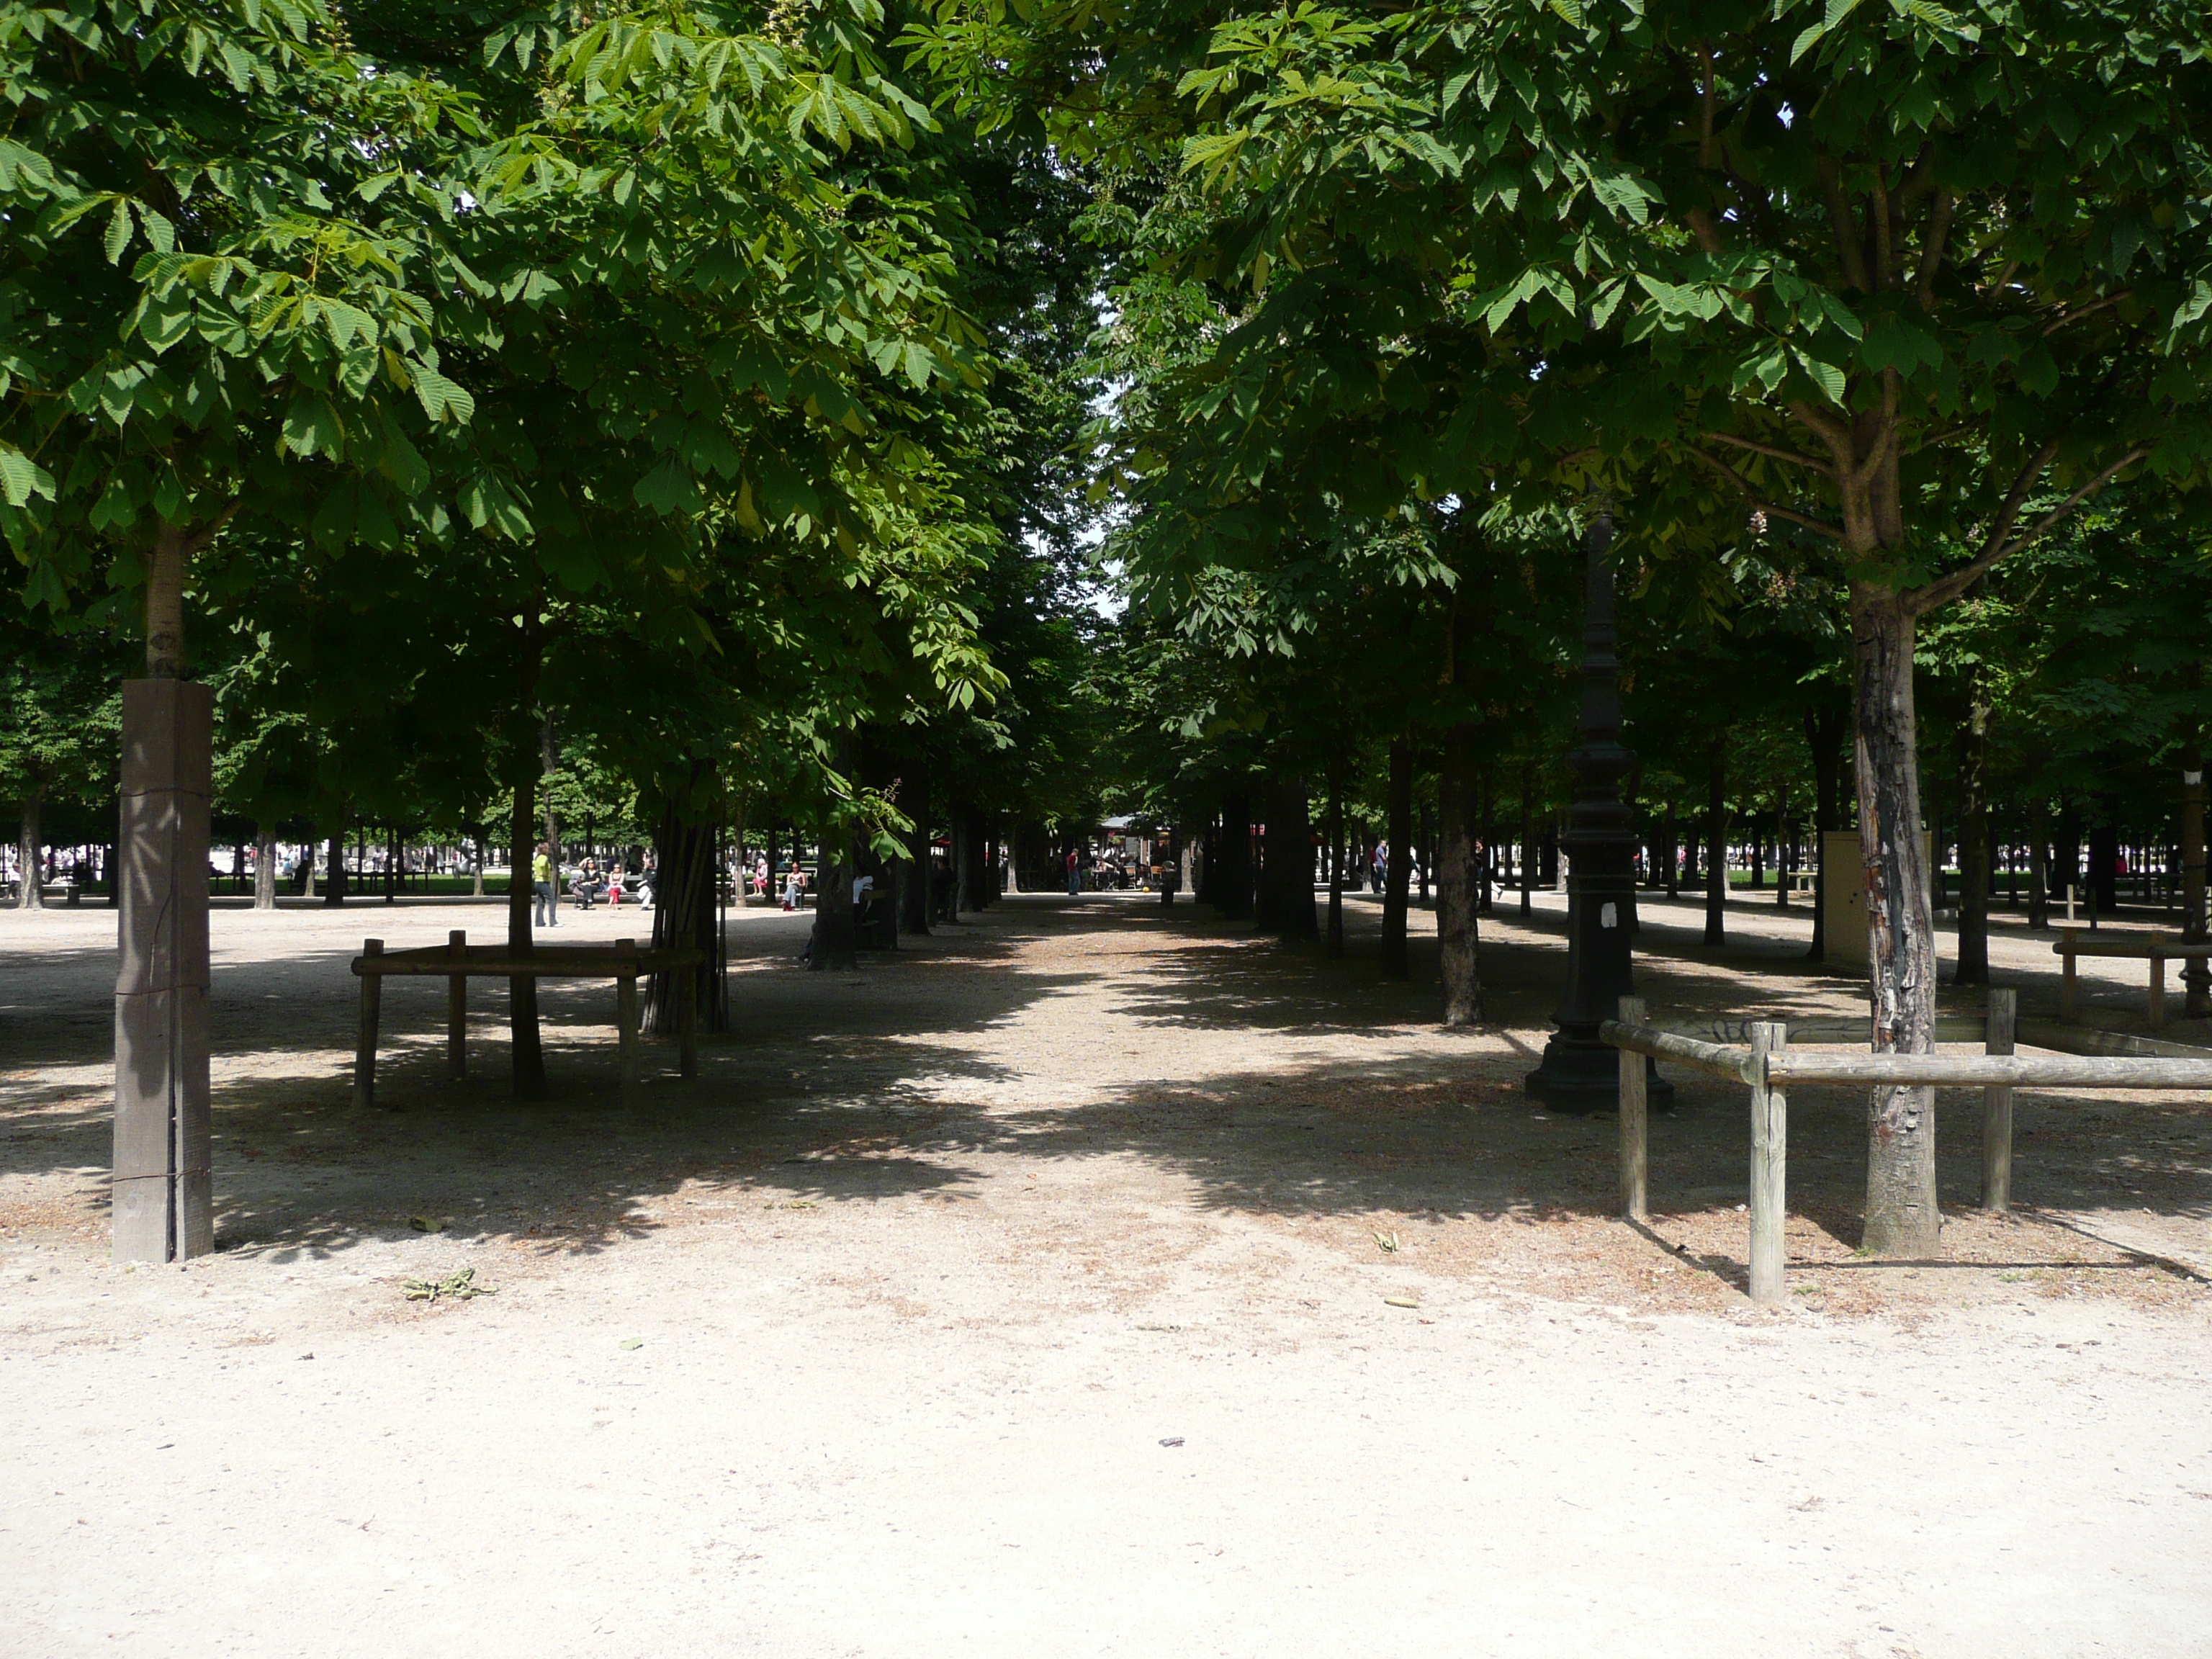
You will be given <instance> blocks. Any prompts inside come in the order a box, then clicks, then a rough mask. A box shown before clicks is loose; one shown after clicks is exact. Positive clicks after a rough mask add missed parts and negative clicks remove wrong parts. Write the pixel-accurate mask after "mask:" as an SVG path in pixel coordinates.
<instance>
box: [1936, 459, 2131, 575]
mask: <svg viewBox="0 0 2212 1659" xmlns="http://www.w3.org/2000/svg"><path fill="white" fill-rule="evenodd" d="M2149 453H2150V449H2149V447H2148V446H2147V445H2138V446H2137V447H2135V448H2133V449H2131V450H2130V451H2129V452H2128V453H2126V454H2124V455H2123V456H2121V457H2120V459H2118V460H2117V461H2114V462H2113V463H2112V465H2110V466H2108V467H2106V469H2105V470H2104V471H2101V472H2100V473H2099V474H2097V476H2096V477H2093V478H2092V479H2090V480H2089V482H2088V483H2085V484H2083V485H2082V486H2081V488H2080V489H2077V490H2075V492H2074V493H2073V494H2072V495H2069V496H2068V497H2067V498H2066V499H2065V500H2064V501H2061V502H2059V503H2058V505H2057V506H2056V507H2052V508H2051V511H2050V512H2048V513H2045V514H2044V515H2043V516H2042V517H2041V518H2040V519H2038V520H2036V521H2035V523H2034V524H2033V526H2030V527H2029V528H2028V530H2027V532H2026V533H2025V534H2023V535H2020V536H2015V538H2013V539H2012V540H2010V541H2008V542H2007V543H2005V544H2003V545H2002V546H2001V547H1992V548H1988V549H1986V550H1984V552H1983V553H1982V554H1981V555H1980V556H1978V557H1977V558H1975V559H1974V560H1973V561H1972V562H1970V563H1967V564H1964V565H1961V566H1960V568H1958V569H1956V570H1954V571H1953V572H1951V574H1949V575H1948V576H1941V577H1938V578H1937V579H1936V580H1934V581H1932V582H1930V583H1929V584H1928V586H1925V587H1921V588H1916V589H1914V590H1913V591H1912V592H1910V593H1907V594H1906V595H1905V608H1906V609H1907V610H1909V611H1911V613H1912V614H1913V615H1914V616H1916V617H1918V616H1923V615H1925V614H1926V613H1927V612H1929V611H1933V610H1935V609H1936V607H1937V606H1938V605H1948V604H1949V603H1950V602H1951V601H1952V600H1953V599H1957V598H1958V597H1959V595H1960V594H1961V593H1963V592H1966V589H1967V588H1968V587H1970V586H1972V585H1973V583H1974V581H1975V580H1976V579H1977V578H1978V577H1979V576H1981V575H1982V574H1984V572H1986V571H1988V570H1989V569H1990V567H1992V566H1993V565H1995V564H1996V562H1998V561H1999V560H2001V559H2008V558H2010V557H2011V556H2013V555H2014V554H2015V553H2017V552H2019V551H2020V550H2021V549H2022V548H2023V547H2026V546H2027V545H2028V544H2030V543H2031V542H2033V541H2035V540H2036V539H2037V538H2039V537H2040V536H2042V535H2043V534H2044V533H2045V532H2047V531H2048V530H2050V529H2051V526H2053V525H2055V524H2057V523H2058V521H2059V520H2062V519H2063V518H2065V517H2066V516H2067V515H2068V514H2069V513H2071V512H2073V510H2074V509H2075V507H2079V506H2080V505H2081V503H2082V502H2083V501H2087V499H2088V498H2089V497H2090V496H2092V495H2095V494H2096V493H2097V491H2099V490H2100V489H2103V488H2104V487H2105V486H2106V484H2108V483H2111V482H2112V479H2113V477H2115V476H2116V475H2118V473H2120V472H2122V471H2124V470H2126V469H2127V468H2129V467H2130V466H2133V465H2135V464H2136V462H2137V461H2139V460H2141V459H2143V457H2144V456H2146V455H2148V454H2149Z"/></svg>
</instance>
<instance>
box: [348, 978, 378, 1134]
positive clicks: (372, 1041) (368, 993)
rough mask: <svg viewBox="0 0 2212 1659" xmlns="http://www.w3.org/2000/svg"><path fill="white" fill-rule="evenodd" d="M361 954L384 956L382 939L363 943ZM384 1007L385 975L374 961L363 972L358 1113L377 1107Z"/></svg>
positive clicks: (356, 1060)
mask: <svg viewBox="0 0 2212 1659" xmlns="http://www.w3.org/2000/svg"><path fill="white" fill-rule="evenodd" d="M361 953H362V956H363V957H380V956H382V955H383V954H384V941H383V940H382V939H364V940H362V946H361ZM383 1006H384V975H381V974H380V973H378V972H377V971H376V969H375V967H374V963H373V962H363V963H362V969H361V1035H360V1036H359V1037H358V1038H357V1039H356V1042H355V1043H354V1050H353V1103H354V1109H355V1110H356V1111H362V1112H365V1111H367V1110H368V1109H369V1108H370V1107H372V1106H374V1105H375V1104H376V1018H377V1015H378V1014H379V1013H380V1012H381V1011H382V1009H383Z"/></svg>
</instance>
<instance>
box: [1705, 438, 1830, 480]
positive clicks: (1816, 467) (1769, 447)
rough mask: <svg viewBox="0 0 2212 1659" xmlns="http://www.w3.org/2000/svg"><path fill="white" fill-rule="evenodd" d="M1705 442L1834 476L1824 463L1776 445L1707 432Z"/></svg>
mask: <svg viewBox="0 0 2212 1659" xmlns="http://www.w3.org/2000/svg"><path fill="white" fill-rule="evenodd" d="M1705 441H1706V442H1707V443H1712V444H1727V445H1729V447H1732V448H1735V449H1748V450H1750V451H1751V452H1752V453H1753V454H1755V455H1770V456H1771V457H1773V458H1774V459H1776V460H1778V461H1788V462H1790V464H1791V465H1796V466H1809V467H1810V468H1812V469H1813V471H1815V472H1818V473H1820V474H1821V475H1822V476H1824V477H1830V478H1832V477H1835V476H1836V469H1835V468H1834V467H1833V466H1832V465H1830V464H1829V463H1828V462H1826V461H1816V460H1814V459H1813V458H1812V457H1811V456H1810V455H1800V454H1799V453H1797V452H1796V450H1794V449H1784V448H1782V447H1780V446H1779V445H1777V444H1763V443H1759V442H1757V441H1754V440H1753V439H1750V438H1738V437H1733V436H1731V435H1729V434H1728V433H1725V432H1708V433H1706V434H1705Z"/></svg>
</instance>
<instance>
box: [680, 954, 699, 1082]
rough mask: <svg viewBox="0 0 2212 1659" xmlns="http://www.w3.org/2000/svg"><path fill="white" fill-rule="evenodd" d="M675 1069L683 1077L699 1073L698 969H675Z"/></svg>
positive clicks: (694, 1075)
mask: <svg viewBox="0 0 2212 1659" xmlns="http://www.w3.org/2000/svg"><path fill="white" fill-rule="evenodd" d="M674 983H675V987H676V1044H677V1047H676V1069H677V1071H678V1073H681V1074H682V1075H684V1076H685V1077H696V1076H698V1075H699V969H697V968H696V967H691V968H679V969H677V970H676V974H675V979H674Z"/></svg>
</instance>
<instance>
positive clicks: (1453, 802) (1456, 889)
mask: <svg viewBox="0 0 2212 1659" xmlns="http://www.w3.org/2000/svg"><path fill="white" fill-rule="evenodd" d="M1477 736H1478V728H1477V727H1476V726H1474V723H1473V722H1472V721H1466V722H1462V723H1461V724H1460V725H1457V726H1453V727H1452V728H1451V729H1450V730H1449V731H1448V732H1445V733H1444V752H1443V766H1442V767H1441V768H1440V769H1439V774H1440V775H1439V776H1438V778H1437V808H1438V815H1439V817H1441V818H1442V820H1443V823H1442V829H1443V834H1442V835H1441V836H1439V838H1438V845H1437V947H1438V949H1439V951H1440V952H1441V960H1440V968H1439V974H1440V977H1441V978H1442V980H1443V1000H1444V1024H1447V1025H1474V1024H1480V1023H1481V1019H1482V974H1481V968H1480V960H1479V957H1480V952H1479V948H1478V947H1479V945H1480V939H1481V923H1480V921H1479V920H1478V917H1479V915H1480V885H1481V884H1482V872H1481V870H1480V868H1479V867H1478V861H1479V860H1480V858H1481V857H1482V856H1483V851H1482V848H1481V847H1480V805H1479V803H1478V799H1477V785H1476V783H1475V771H1476V768H1477V765H1478V762H1477V759H1476V754H1475V750H1476V739H1477Z"/></svg>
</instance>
